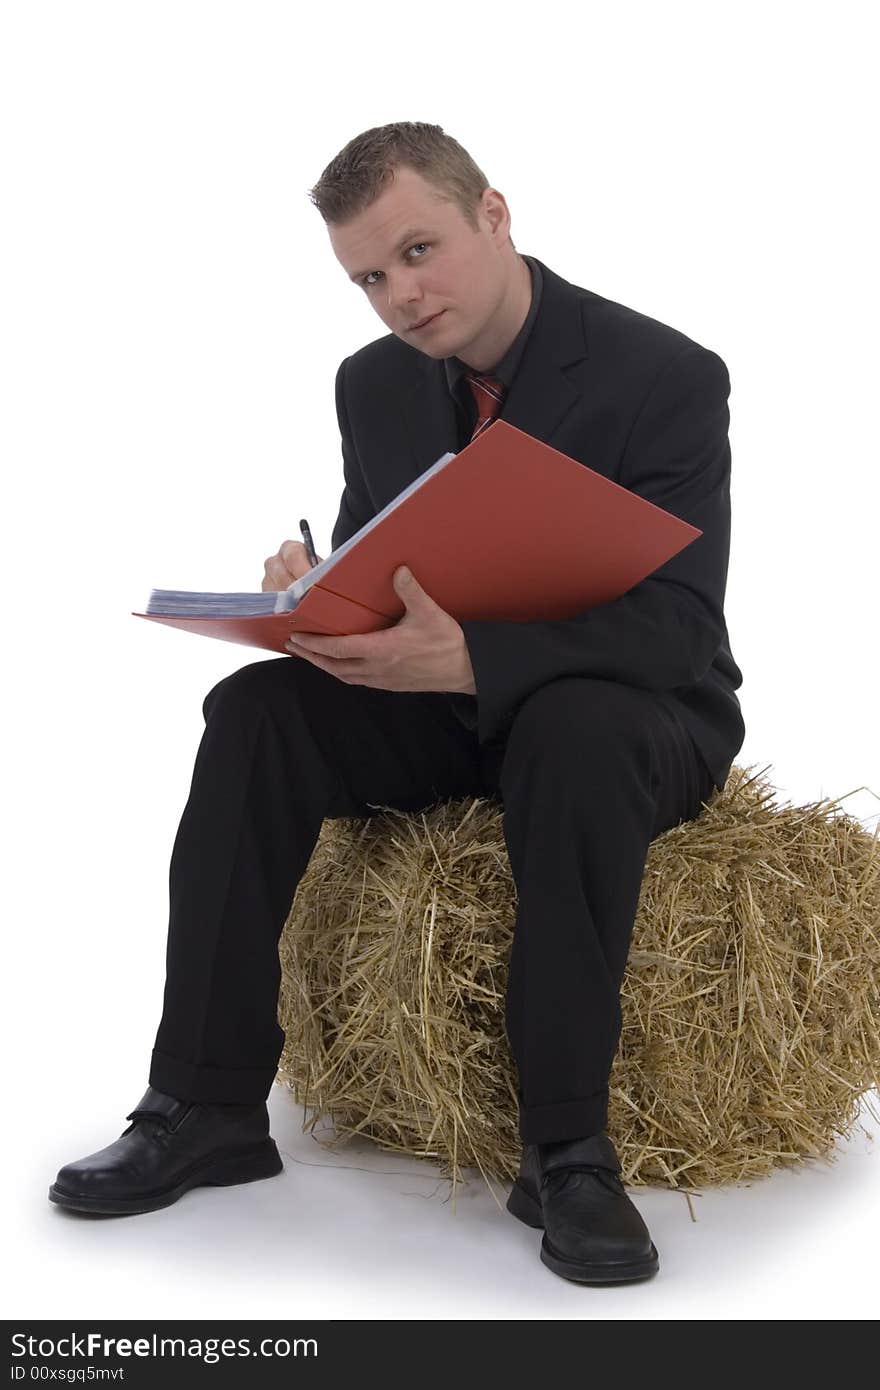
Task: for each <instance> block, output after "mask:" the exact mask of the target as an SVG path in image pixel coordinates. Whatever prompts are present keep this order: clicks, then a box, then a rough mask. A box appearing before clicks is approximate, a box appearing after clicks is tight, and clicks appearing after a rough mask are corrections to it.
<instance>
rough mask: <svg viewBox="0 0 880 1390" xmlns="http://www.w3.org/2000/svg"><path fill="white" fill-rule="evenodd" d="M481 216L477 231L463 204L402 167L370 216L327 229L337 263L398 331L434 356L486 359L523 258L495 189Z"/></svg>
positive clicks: (487, 194)
mask: <svg viewBox="0 0 880 1390" xmlns="http://www.w3.org/2000/svg"><path fill="white" fill-rule="evenodd" d="M477 219H478V229H477V231H474V229H473V228H472V227H471V226H470V225H469V224H468V222H467V221H466V219H465V217H464V214H463V213H462V212H461V210H460V208H459V207H458V204H456V203H452V202H448V201H443V200H441V198H440V196H439V194H438V190H437V189H435V188H434V187H433V185H432V184H429V183H428V182H426V180H425V179H423V178H422V176H421V174H418V173H416V171H415V170H414V169H411V168H409V167H408V166H407V165H401V166H399V167H398V168H397V169H396V170H395V173H394V178H393V179H392V180H391V182H390V183H388V184H387V185H386V187H385V188H384V189H383V190H382V192H381V193H380V194H379V196H378V197H377V198H376V199H375V200H374V202H373V203H371V205H370V206H369V207H368V208H366V209H365V211H364V212H362V213H359V214H358V216H357V217H354V218H352V219H351V221H350V222H346V223H345V224H343V225H339V224H336V225H330V226H329V227H328V230H329V233H330V242H331V245H332V247H333V251H334V253H335V255H336V259H337V260H338V261H339V263H340V264H341V265H342V267H343V269H344V270H345V271H346V272H347V273H348V275H349V277H350V278H351V279H352V280H353V281H354V283H355V284H356V285H357V286H358V287H359V289H360V291H361V293H362V294H365V295H366V296H367V299H368V300H369V302H370V304H371V305H372V306H373V308H374V309H375V311H376V313H377V314H378V315H379V317H380V319H381V320H382V322H383V323H384V324H385V325H386V326H387V327H388V328H389V329H390V330H391V332H392V333H395V334H397V336H398V337H399V338H402V339H403V341H404V342H405V343H409V344H410V345H411V346H412V347H416V348H418V349H419V351H420V352H424V353H427V355H428V356H429V357H435V358H441V357H450V356H453V355H458V356H465V355H467V354H468V353H469V350H470V351H471V352H476V355H477V356H479V355H480V351H481V349H482V348H484V347H485V346H486V340H487V338H489V339H491V337H492V327H491V325H492V323H493V320H495V319H496V316H497V315H498V311H499V308H500V307H501V306H502V305H503V303H504V301H505V296H506V295H507V296H508V297H509V295H510V287H511V283H512V276H513V273H514V272H513V267H514V264H515V259H516V258H515V254H512V249H511V246H510V242H509V229H510V214H509V213H508V210H507V206H506V204H505V201H504V198H503V196H502V195H501V194H499V193H498V192H497V191H496V190H495V189H485V190H484V192H483V196H482V199H481V202H480V204H479V206H478V208H477ZM432 315H438V317H435V318H434V319H433V321H432V322H431V323H428V324H426V325H425V326H424V327H422V328H418V327H415V325H417V324H420V323H422V321H423V320H425V319H427V318H429V317H430V316H432ZM502 317H503V315H502ZM490 353H491V349H490Z"/></svg>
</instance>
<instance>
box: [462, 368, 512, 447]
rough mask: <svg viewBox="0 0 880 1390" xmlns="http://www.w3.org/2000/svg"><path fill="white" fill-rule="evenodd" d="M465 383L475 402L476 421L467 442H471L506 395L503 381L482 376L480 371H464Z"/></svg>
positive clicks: (488, 424) (485, 427)
mask: <svg viewBox="0 0 880 1390" xmlns="http://www.w3.org/2000/svg"><path fill="white" fill-rule="evenodd" d="M465 376H466V377H467V384H468V386H469V387H470V388H471V391H472V392H473V394H474V400H475V401H476V402H477V423H476V424H475V425H474V432H473V434H472V435H471V437H470V440H469V442H470V443H471V444H472V443H473V442H474V440H475V439H476V437H477V435H478V434H482V433H483V430H486V429H488V428H489V426H490V425H491V423H492V421H493V420H494V419H495V417H496V415H497V414H498V412H499V410H500V409H501V407H502V405H503V404H504V397H505V396H506V395H507V387H506V386H505V385H504V382H503V381H499V380H498V378H497V377H494V376H483V375H482V374H481V373H480V372H465Z"/></svg>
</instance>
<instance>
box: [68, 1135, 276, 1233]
mask: <svg viewBox="0 0 880 1390" xmlns="http://www.w3.org/2000/svg"><path fill="white" fill-rule="evenodd" d="M283 1168H284V1164H283V1162H282V1161H281V1155H280V1154H279V1152H278V1147H277V1145H276V1143H275V1140H274V1139H267V1140H266V1141H265V1142H264V1143H261V1144H260V1145H259V1147H258V1148H255V1149H248V1150H241V1151H240V1152H238V1153H235V1154H231V1155H230V1156H229V1157H228V1158H224V1159H221V1160H219V1161H216V1162H213V1163H211V1164H209V1165H208V1166H207V1167H205V1168H203V1169H200V1170H199V1169H196V1170H195V1171H194V1172H192V1173H190V1174H189V1175H188V1176H187V1177H186V1178H185V1179H184V1180H183V1182H180V1183H178V1184H177V1186H176V1187H169V1188H165V1189H164V1191H162V1192H154V1193H151V1194H150V1195H149V1196H141V1197H100V1196H98V1197H90V1196H88V1195H87V1194H85V1193H81V1192H68V1191H66V1190H65V1189H64V1188H63V1187H59V1186H58V1184H57V1183H53V1184H52V1186H51V1187H50V1188H49V1201H50V1202H55V1203H56V1204H57V1205H58V1206H60V1207H66V1208H67V1209H68V1211H82V1212H91V1213H92V1214H94V1215H96V1216H134V1215H136V1214H138V1213H140V1212H145V1211H158V1210H159V1208H160V1207H170V1206H171V1205H172V1203H173V1202H176V1201H177V1200H178V1198H179V1197H182V1196H183V1195H184V1193H185V1192H189V1191H190V1189H191V1188H193V1187H232V1186H233V1185H234V1184H236V1183H244V1182H257V1181H259V1179H261V1178H274V1177H275V1176H276V1175H277V1174H278V1173H280V1172H281V1171H282V1169H283Z"/></svg>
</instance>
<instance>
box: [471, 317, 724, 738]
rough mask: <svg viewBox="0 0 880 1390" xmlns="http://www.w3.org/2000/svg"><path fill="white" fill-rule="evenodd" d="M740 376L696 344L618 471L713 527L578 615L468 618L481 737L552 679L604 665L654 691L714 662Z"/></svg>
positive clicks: (667, 371) (641, 424)
mask: <svg viewBox="0 0 880 1390" xmlns="http://www.w3.org/2000/svg"><path fill="white" fill-rule="evenodd" d="M729 394H730V379H729V376H728V372H727V367H726V366H725V364H724V362H723V361H722V360H721V358H720V357H718V356H717V354H715V353H714V352H710V351H709V350H708V349H706V348H702V347H699V346H698V345H696V344H692V345H690V346H688V347H686V348H685V349H684V350H683V351H682V352H680V353H679V354H678V355H677V356H676V357H675V358H673V359H672V360H671V361H670V362H669V363H667V364H666V366H665V367H664V368H663V370H662V371H661V372H660V374H659V376H658V377H657V379H656V380H655V381H654V383H653V385H652V387H651V389H650V390H649V391H648V394H647V396H646V398H645V399H644V401H643V402H642V404H641V407H640V408H639V409H638V411H637V413H636V416H635V419H634V422H633V425H632V428H631V430H630V434H629V437H628V440H627V443H626V446H625V448H624V452H623V455H622V459H621V465H620V472H619V477H618V479H617V481H619V482H620V483H621V484H622V486H624V487H627V488H629V489H631V491H633V492H635V493H638V494H639V496H641V497H645V498H647V499H648V501H650V502H653V503H655V504H656V505H657V506H660V507H663V508H665V509H666V510H667V511H669V512H672V513H673V514H674V515H675V516H678V517H681V518H682V520H684V521H688V522H690V523H691V525H693V526H697V527H699V528H700V530H701V531H702V532H703V534H702V535H701V536H699V537H698V538H697V539H696V540H694V541H692V542H691V543H690V545H687V546H686V547H685V548H684V550H683V551H681V552H680V553H679V554H678V555H676V556H674V557H673V558H672V559H671V560H669V561H668V562H667V563H666V564H665V565H662V566H661V567H660V568H659V569H657V570H656V571H655V572H654V574H653V575H651V576H650V577H649V578H647V579H644V580H643V581H642V582H641V583H640V584H636V585H634V587H633V588H632V589H630V590H629V591H628V592H627V593H626V594H624V595H623V596H622V597H621V598H618V599H615V600H614V601H613V602H611V603H605V604H601V605H600V606H598V607H595V608H592V609H590V610H589V611H587V612H585V613H581V614H578V615H577V616H576V617H573V618H567V619H563V620H560V621H551V622H546V621H541V622H526V623H513V622H478V621H473V622H472V621H465V622H463V623H462V624H461V626H462V629H463V631H464V635H465V640H466V642H467V646H468V651H469V654H470V658H471V665H472V666H473V671H474V682H475V685H476V694H477V706H478V711H477V712H478V735H479V738H480V741H481V742H485V741H486V740H488V739H491V738H493V737H494V736H496V735H497V734H498V733H499V732H501V731H503V730H504V729H505V727H506V725H507V724H508V723H509V722H510V720H511V719H512V717H513V715H514V713H515V712H516V710H517V708H518V707H519V705H520V704H521V703H522V701H523V700H525V699H526V697H527V696H528V695H529V694H530V693H531V692H533V691H535V690H537V689H538V688H539V687H540V686H542V685H545V684H546V683H547V682H548V681H552V680H557V679H559V678H560V677H565V676H592V677H601V678H604V679H607V680H614V681H621V682H623V683H624V684H626V685H633V686H640V687H642V688H643V689H646V690H654V691H674V690H675V689H676V687H678V686H691V685H693V684H695V683H696V682H697V681H699V680H700V679H701V677H702V676H703V675H704V674H705V673H706V671H707V670H708V668H709V667H710V666H711V664H712V661H713V658H714V656H715V654H716V652H717V651H718V648H719V646H720V645H721V643H722V641H723V638H724V633H725V622H724V616H723V604H724V591H725V587H726V583H727V563H728V554H729V548H730V445H729V443H728V425H729V419H730V417H729V412H728V408H727V398H728V396H729Z"/></svg>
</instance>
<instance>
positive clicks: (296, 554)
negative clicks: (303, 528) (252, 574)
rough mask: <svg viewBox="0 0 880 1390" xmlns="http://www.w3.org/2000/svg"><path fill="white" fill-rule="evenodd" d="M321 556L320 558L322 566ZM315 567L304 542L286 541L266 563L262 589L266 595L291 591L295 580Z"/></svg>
mask: <svg viewBox="0 0 880 1390" xmlns="http://www.w3.org/2000/svg"><path fill="white" fill-rule="evenodd" d="M320 561H321V556H320V555H319V556H318V563H319V564H320ZM312 568H313V566H312V565H311V564H310V563H309V557H308V555H307V553H306V548H305V546H304V545H303V543H302V541H284V542H283V544H282V546H281V549H280V550H279V551H278V554H277V555H270V556H269V559H268V560H266V561H265V562H264V570H265V573H264V575H263V582H262V584H261V585H260V589H261V591H262V592H263V593H264V594H267V593H269V592H270V591H271V592H273V593H274V592H276V591H277V592H279V593H280V592H281V590H282V589H289V588H290V586H291V584H292V583H293V581H294V579H301V578H302V576H303V575H304V574H308V572H309V570H310V569H312Z"/></svg>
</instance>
